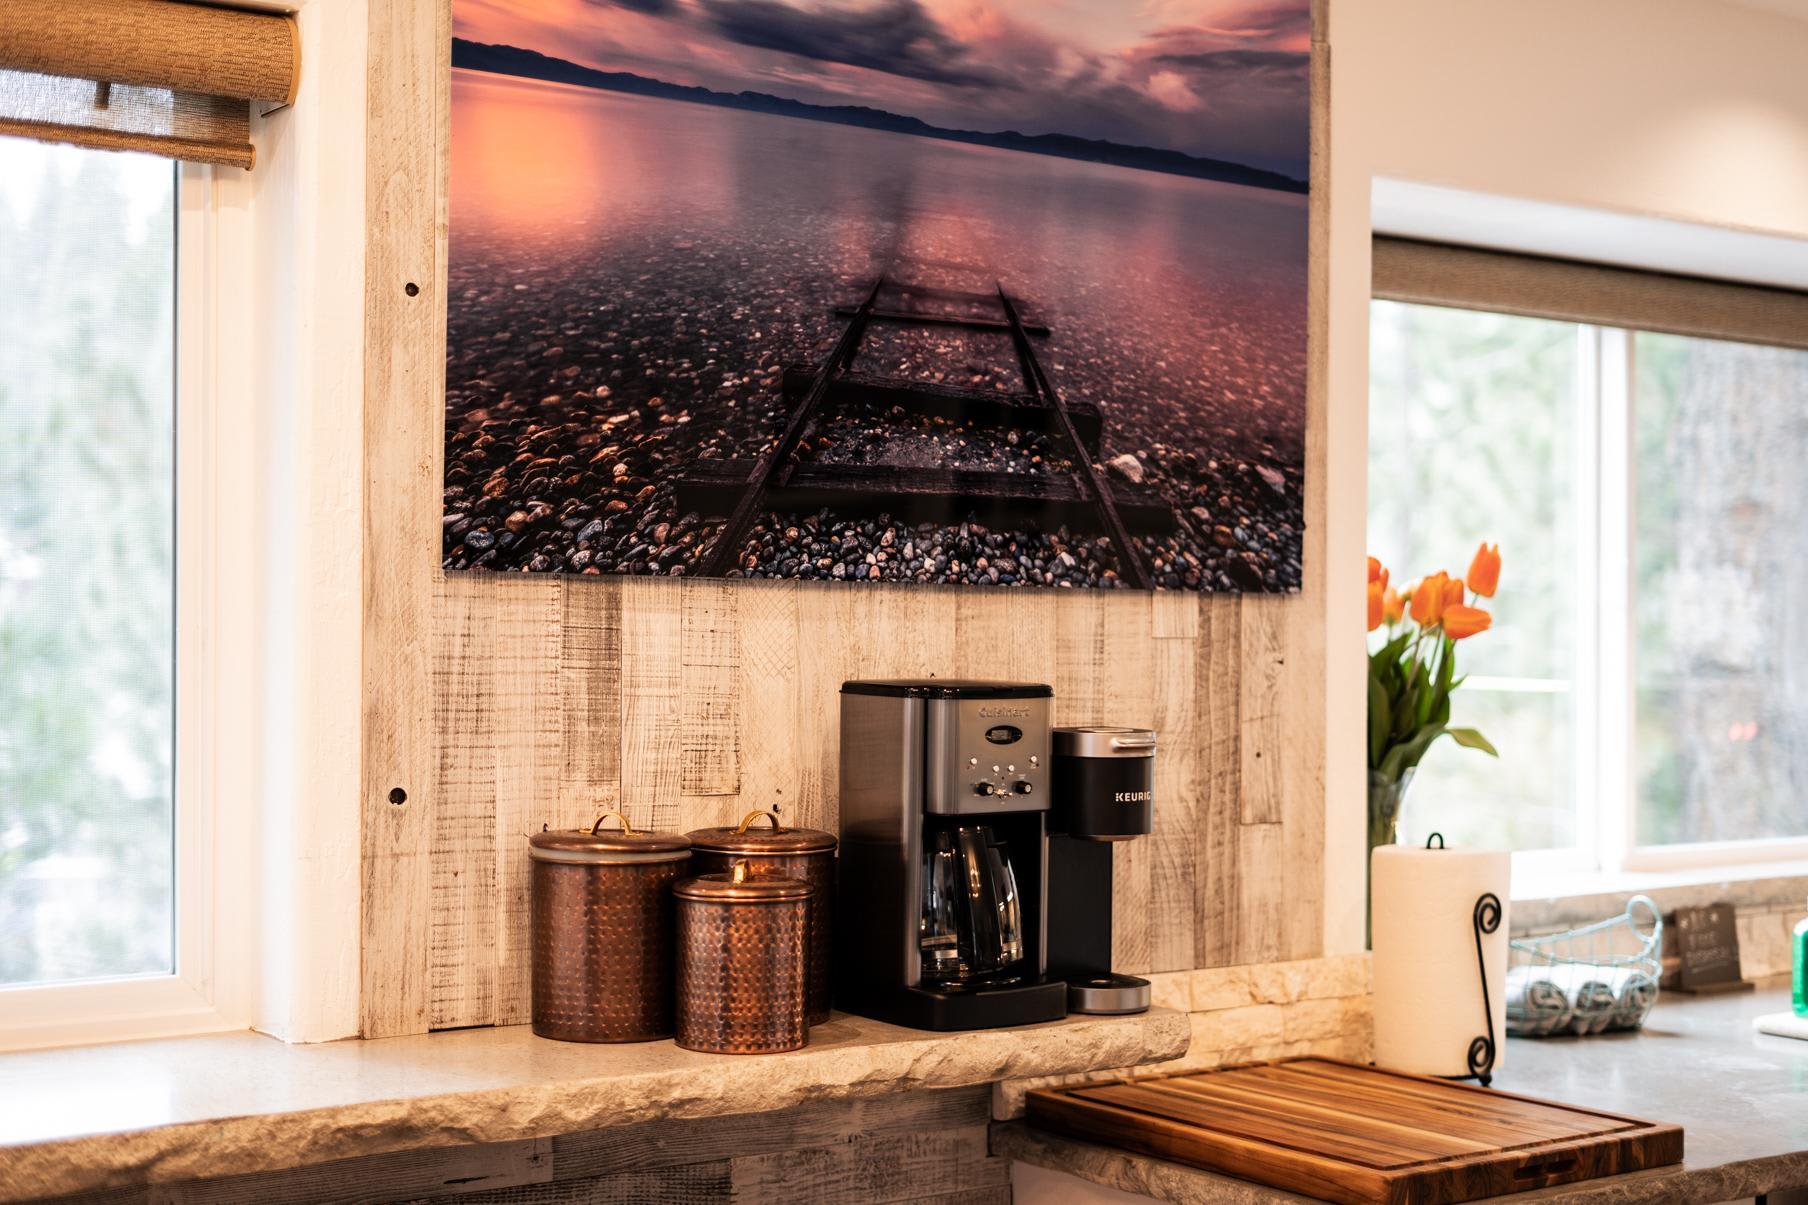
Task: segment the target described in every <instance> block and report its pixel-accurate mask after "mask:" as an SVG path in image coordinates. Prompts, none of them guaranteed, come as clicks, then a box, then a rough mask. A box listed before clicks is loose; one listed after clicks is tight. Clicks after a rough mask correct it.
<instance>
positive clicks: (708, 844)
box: [685, 812, 836, 1025]
mask: <svg viewBox="0 0 1808 1205" xmlns="http://www.w3.org/2000/svg"><path fill="white" fill-rule="evenodd" d="M761 818H764V819H766V820H769V821H771V822H772V823H771V827H770V828H754V827H753V824H754V822H755V821H757V820H759V819H761ZM685 836H687V837H689V838H690V841H691V873H692V874H719V873H720V874H726V873H727V872H728V871H729V870H731V869H732V868H733V866H734V864H735V863H736V862H746V863H747V870H748V873H750V874H784V875H790V876H791V877H792V878H794V879H802V880H803V881H804V882H806V883H808V884H809V885H810V889H811V894H810V970H809V983H808V985H807V986H806V987H805V993H806V994H805V1006H806V1008H808V1010H809V1017H810V1024H812V1025H820V1024H822V1023H823V1022H824V1021H827V1020H828V1019H829V1000H830V996H831V995H832V994H833V991H834V983H833V982H832V981H831V978H830V967H829V952H830V947H831V944H832V942H833V941H834V909H835V844H836V842H835V834H834V833H825V832H823V831H822V830H821V829H815V828H786V827H784V825H782V824H781V823H780V822H779V818H778V817H777V816H775V815H773V814H772V813H771V812H749V813H747V815H745V816H743V817H742V818H741V823H739V824H737V825H735V826H734V827H733V828H700V829H697V830H695V831H693V832H689V833H686V834H685Z"/></svg>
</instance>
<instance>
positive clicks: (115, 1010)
mask: <svg viewBox="0 0 1808 1205" xmlns="http://www.w3.org/2000/svg"><path fill="white" fill-rule="evenodd" d="M212 170H213V169H209V168H204V167H195V166H178V165H175V164H172V163H171V162H170V161H169V160H167V159H163V158H157V157H153V156H147V155H138V154H125V153H117V152H109V151H99V150H88V149H80V148H76V147H70V146H57V145H49V144H44V143H39V142H34V141H27V140H23V139H17V138H0V281H4V282H5V287H4V288H0V330H4V331H5V332H6V337H5V339H4V340H3V341H0V1048H5V1047H8V1046H23V1045H39V1044H51V1043H56V1042H63V1041H78V1040H96V1039H105V1038H112V1037H124V1036H138V1035H144V1034H152V1033H169V1032H182V1031H187V1030H194V1029H207V1028H221V1027H223V1026H225V1025H229V1024H232V1023H234V1022H235V1020H236V1012H235V1010H236V1009H237V1007H238V1001H237V1000H236V998H234V997H233V992H234V991H235V990H236V986H235V985H236V984H237V983H238V982H239V977H238V971H237V966H236V964H237V963H238V962H239V961H240V958H239V956H238V955H237V954H236V953H235V952H232V951H229V950H228V949H226V948H225V944H224V943H222V942H220V941H219V940H216V938H217V935H218V934H219V932H221V931H222V926H221V925H219V924H217V923H216V922H218V921H220V920H221V919H222V916H223V910H222V909H220V908H216V907H215V902H216V901H215V899H214V886H215V876H214V868H215V859H216V857H218V856H221V855H224V854H226V853H228V852H231V851H230V850H229V848H228V847H229V845H230V842H229V841H228V838H229V836H230V835H231V832H232V831H233V830H232V824H231V823H230V822H228V823H221V822H220V821H221V816H220V814H219V812H217V811H216V808H215V803H216V800H215V798H214V790H213V784H214V782H215V779H216V774H215V771H216V770H217V769H218V767H219V766H220V764H221V762H222V759H229V758H231V757H233V756H236V753H235V752H234V751H233V750H231V749H222V748H218V747H217V745H219V744H221V743H224V742H215V741H213V740H211V739H209V734H210V732H211V731H212V727H213V725H212V715H211V710H210V708H211V704H212V701H213V698H214V692H213V691H212V689H211V685H212V682H211V678H212V658H211V644H212V639H213V636H212V633H213V630H214V626H215V621H216V620H217V619H218V618H219V615H218V613H217V608H216V602H217V599H216V597H215V594H214V590H213V586H214V579H215V577H216V576H217V575H215V574H214V572H213V549H214V541H213V538H212V530H211V528H212V516H213V513H214V511H215V509H216V502H215V499H214V498H213V497H212V492H213V482H214V466H215V449H214V447H213V444H214V436H215V425H214V422H213V417H212V402H211V382H212V381H213V380H214V377H215V374H214V370H213V369H214V358H213V357H214V349H213V347H212V343H213V341H212V340H211V339H210V336H209V330H210V323H209V321H208V319H209V316H210V315H211V313H212V312H213V311H214V309H215V307H216V306H217V298H215V297H214V296H213V290H212V288H211V286H210V280H211V278H212V276H213V273H214V268H215V265H216V264H217V262H218V261H219V249H220V248H219V240H218V231H217V229H216V221H215V212H214V206H213V204H212V202H211V196H212ZM222 903H224V904H226V905H227V908H226V909H225V910H227V911H229V910H230V908H231V907H233V906H237V907H241V908H242V902H241V903H240V904H237V905H233V904H232V903H231V902H230V901H223V902H222ZM234 923H236V922H234ZM227 1014H231V1015H232V1016H231V1018H230V1019H226V1020H222V1017H223V1016H226V1015H227ZM236 1023H241V1024H242V1020H236Z"/></svg>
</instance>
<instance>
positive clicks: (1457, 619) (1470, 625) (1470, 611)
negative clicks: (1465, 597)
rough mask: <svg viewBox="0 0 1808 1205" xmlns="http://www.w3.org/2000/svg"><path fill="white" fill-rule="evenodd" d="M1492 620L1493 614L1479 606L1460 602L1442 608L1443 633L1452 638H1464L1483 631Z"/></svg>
mask: <svg viewBox="0 0 1808 1205" xmlns="http://www.w3.org/2000/svg"><path fill="white" fill-rule="evenodd" d="M1493 622H1494V616H1492V615H1490V614H1488V613H1487V612H1486V611H1484V610H1482V609H1481V608H1480V607H1465V606H1463V605H1462V604H1461V603H1458V604H1456V605H1455V606H1450V607H1445V608H1444V634H1445V635H1446V636H1448V637H1450V638H1451V639H1452V640H1465V639H1467V638H1468V637H1470V636H1473V635H1475V634H1476V633H1477V632H1485V631H1487V630H1488V627H1489V625H1491V624H1492V623H1493Z"/></svg>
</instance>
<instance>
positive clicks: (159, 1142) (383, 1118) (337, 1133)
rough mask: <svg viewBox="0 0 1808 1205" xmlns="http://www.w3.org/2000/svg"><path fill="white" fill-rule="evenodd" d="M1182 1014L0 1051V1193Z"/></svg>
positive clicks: (930, 1079)
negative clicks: (750, 1037)
mask: <svg viewBox="0 0 1808 1205" xmlns="http://www.w3.org/2000/svg"><path fill="white" fill-rule="evenodd" d="M1188 1037H1189V1026H1188V1022H1187V1018H1186V1016H1185V1014H1183V1013H1176V1012H1171V1011H1169V1010H1166V1009H1152V1010H1150V1011H1149V1012H1147V1013H1144V1014H1142V1015H1140V1016H1132V1017H1070V1018H1068V1019H1067V1020H1065V1021H1055V1022H1050V1023H1048V1024H1044V1025H1027V1026H1021V1027H1018V1028H1015V1029H992V1030H978V1031H973V1032H967V1033H949V1034H942V1033H926V1032H923V1031H920V1030H913V1029H901V1028H899V1027H897V1026H894V1025H886V1024H884V1023H882V1022H878V1021H871V1020H868V1019H866V1018H864V1017H853V1016H848V1015H846V1014H844V1013H836V1014H834V1016H833V1017H832V1018H831V1019H830V1020H829V1021H828V1022H826V1023H824V1024H822V1025H817V1026H814V1027H812V1028H811V1030H810V1044H809V1045H808V1046H807V1047H805V1048H804V1049H802V1050H797V1051H792V1052H790V1053H788V1054H772V1055H755V1056H750V1055H710V1054H699V1053H696V1052H695V1051H689V1050H680V1049H678V1047H677V1046H676V1045H674V1044H673V1043H672V1042H670V1041H665V1042H644V1043H637V1044H631V1045H629V1044H624V1045H607V1046H591V1045H579V1044H573V1043H567V1042H553V1041H548V1040H546V1039H543V1038H536V1037H534V1036H533V1034H532V1033H531V1032H530V1031H529V1029H528V1028H527V1027H526V1026H509V1027H506V1028H496V1029H466V1030H455V1031H450V1032H445V1033H437V1034H423V1035H420V1036H418V1037H405V1038H381V1039H376V1040H373V1041H357V1040H351V1041H344V1042H328V1043H324V1044H321V1045H317V1046H290V1045H286V1044H284V1043H282V1042H279V1041H276V1040H275V1039H273V1038H268V1037H264V1036H262V1035H260V1034H254V1033H231V1034H217V1035H211V1036H206V1037H195V1038H173V1039H166V1040H161V1041H151V1042H121V1043H117V1044H113V1045H106V1046H87V1047H80V1048H74V1049H63V1050H39V1051H27V1052H21V1053H17V1054H7V1055H0V1086H3V1087H0V1200H6V1201H12V1200H22V1199H30V1198H33V1197H43V1196H55V1195H61V1194H69V1193H78V1192H93V1191H96V1190H102V1189H111V1188H121V1187H132V1186H141V1185H146V1184H160V1183H170V1182H173V1181H180V1180H187V1179H193V1178H196V1177H200V1176H227V1175H234V1174H238V1173H243V1172H255V1171H270V1170H275V1169H278V1168H286V1167H299V1166H303V1165H307V1164H313V1163H321V1162H326V1161H328V1160H334V1159H346V1158H352V1157H355V1156H360V1155H371V1154H378V1153H382V1152H386V1151H396V1150H404V1149H409V1148H415V1147H433V1146H451V1145H456V1144H461V1143H473V1142H500V1141H511V1140H519V1139H525V1138H542V1137H549V1136H552V1135H557V1134H565V1133H572V1132H576V1131H580V1130H594V1129H601V1128H604V1127H608V1126H616V1125H629V1124H633V1123H636V1122H644V1121H651V1120H658V1119H662V1118H698V1117H717V1116H726V1115H729V1114H736V1113H760V1112H765V1111H768V1110H772V1109H782V1108H787V1107H789V1106H792V1105H797V1104H803V1103H805V1102H810V1101H823V1100H835V1099H845V1098H850V1097H860V1096H877V1095H881V1094H883V1093H888V1092H901V1091H905V1090H909V1089H916V1088H952V1087H960V1086H964V1085H970V1084H983V1083H989V1082H992V1081H995V1080H1000V1079H1007V1078H1015V1077H1019V1076H1033V1075H1049V1074H1065V1073H1068V1072H1075V1071H1084V1070H1088V1069H1104V1068H1111V1067H1129V1066H1133V1065H1135V1064H1138V1063H1148V1062H1153V1061H1156V1060H1159V1059H1166V1058H1175V1057H1178V1056H1179V1055H1181V1054H1183V1053H1184V1052H1185V1050H1186V1047H1187V1041H1188Z"/></svg>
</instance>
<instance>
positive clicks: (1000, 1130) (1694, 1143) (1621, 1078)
mask: <svg viewBox="0 0 1808 1205" xmlns="http://www.w3.org/2000/svg"><path fill="white" fill-rule="evenodd" d="M1788 1008H1789V993H1788V990H1787V986H1786V985H1785V986H1778V985H1777V983H1776V982H1775V981H1770V982H1767V983H1764V984H1760V985H1759V990H1758V991H1756V992H1747V993H1742V994H1734V995H1721V996H1684V995H1680V994H1677V993H1668V994H1666V995H1664V996H1663V997H1662V998H1661V999H1660V1000H1659V1002H1658V1006H1657V1008H1656V1010H1655V1011H1653V1013H1652V1014H1651V1018H1650V1019H1649V1020H1648V1021H1647V1022H1646V1023H1645V1027H1644V1029H1642V1030H1640V1031H1638V1032H1635V1033H1625V1034H1600V1035H1596V1036H1593V1037H1588V1038H1559V1039H1544V1040H1537V1039H1519V1038H1514V1039H1510V1040H1509V1041H1508V1043H1507V1050H1506V1057H1505V1059H1504V1061H1503V1066H1502V1069H1501V1071H1500V1072H1499V1074H1497V1075H1496V1076H1495V1078H1494V1083H1495V1086H1496V1087H1499V1088H1502V1089H1504V1090H1506V1091H1508V1092H1516V1093H1520V1094H1522V1095H1525V1096H1537V1097H1543V1098H1546V1099H1548V1100H1556V1101H1563V1102H1565V1103H1568V1104H1576V1105H1584V1106H1589V1107H1593V1108H1598V1109H1602V1110H1605V1111H1607V1112H1610V1113H1621V1114H1626V1115H1629V1116H1632V1117H1642V1118H1645V1119H1648V1120H1651V1121H1664V1122H1674V1123H1676V1124H1678V1125H1681V1126H1682V1127H1683V1131H1684V1137H1683V1141H1684V1161H1683V1162H1682V1163H1681V1164H1678V1165H1674V1166H1671V1167H1666V1168H1654V1169H1652V1170H1650V1171H1645V1172H1637V1173H1634V1174H1632V1175H1626V1176H1614V1177H1611V1178H1609V1179H1605V1180H1590V1181H1583V1182H1581V1183H1579V1184H1566V1185H1558V1186H1557V1187H1554V1188H1546V1189H1540V1190H1538V1191H1535V1192H1526V1193H1517V1194H1514V1195H1513V1196H1511V1197H1504V1198H1497V1199H1499V1200H1508V1201H1513V1202H1523V1203H1524V1205H1535V1203H1538V1202H1551V1201H1560V1202H1563V1203H1564V1205H1643V1203H1645V1202H1654V1203H1655V1202H1680V1201H1699V1202H1711V1201H1728V1200H1734V1199H1737V1198H1741V1197H1753V1196H1757V1195H1760V1194H1762V1193H1767V1192H1775V1191H1778V1190H1780V1189H1784V1188H1800V1187H1808V1041H1797V1040H1794V1039H1790V1038H1773V1037H1768V1036H1766V1035H1763V1034H1759V1033H1757V1032H1756V1031H1754V1030H1753V1029H1752V1027H1751V1021H1752V1018H1753V1017H1756V1016H1758V1015H1760V1014H1762V1013H1774V1012H1783V1011H1786V1010H1787V1009H1788ZM992 1150H993V1153H994V1154H997V1155H1004V1156H1007V1157H1009V1158H1012V1159H1018V1160H1021V1161H1023V1162H1025V1163H1030V1164H1033V1165H1035V1166H1037V1167H1044V1168H1048V1169H1051V1170H1054V1171H1064V1172H1069V1173H1071V1174H1073V1175H1076V1176H1079V1177H1080V1178H1082V1179H1085V1180H1091V1181H1093V1182H1094V1183H1098V1184H1104V1185H1107V1186H1109V1187H1112V1188H1119V1189H1123V1190H1124V1191H1126V1192H1132V1193H1140V1194H1142V1195H1144V1196H1149V1197H1153V1198H1155V1199H1157V1200H1162V1201H1172V1202H1177V1203H1182V1205H1271V1203H1273V1202H1289V1201H1300V1200H1303V1199H1304V1198H1301V1197H1297V1196H1294V1195H1293V1194H1291V1193H1284V1192H1277V1191H1275V1190H1273V1189H1269V1188H1263V1187H1261V1186H1258V1185H1253V1184H1250V1183H1247V1182H1245V1181H1242V1180H1233V1179H1230V1178H1228V1177H1225V1176H1218V1175H1213V1174H1212V1173H1210V1172H1203V1171H1198V1170H1196V1169H1193V1168H1189V1167H1183V1166H1181V1165H1179V1164H1175V1163H1168V1162H1166V1161H1164V1160H1160V1159H1152V1158H1149V1157H1147V1156H1144V1155H1133V1154H1130V1153H1128V1152H1125V1151H1119V1150H1116V1149H1113V1148H1110V1147H1102V1146H1094V1145H1092V1144H1089V1143H1084V1142H1076V1141H1074V1140H1072V1139H1068V1138H1063V1137H1060V1136H1058V1135H1053V1134H1047V1133H1043V1132H1041V1131H1038V1130H1034V1129H1031V1128H1029V1127H1027V1126H1026V1125H1024V1124H1023V1123H1021V1122H1012V1123H1009V1124H1005V1125H998V1126H994V1127H993V1131H992Z"/></svg>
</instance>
